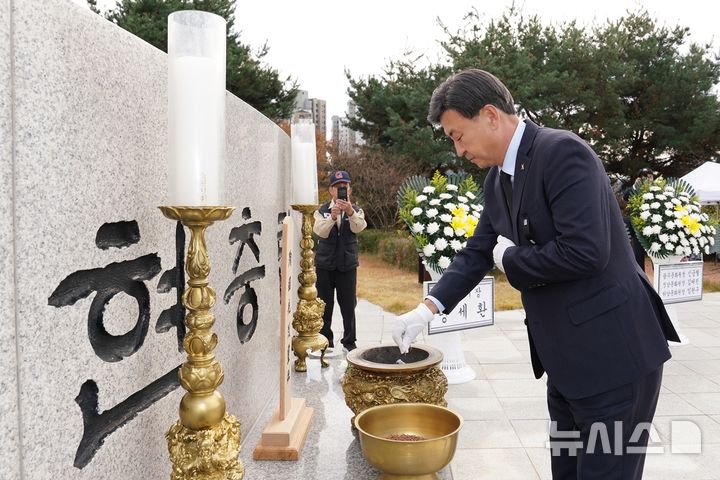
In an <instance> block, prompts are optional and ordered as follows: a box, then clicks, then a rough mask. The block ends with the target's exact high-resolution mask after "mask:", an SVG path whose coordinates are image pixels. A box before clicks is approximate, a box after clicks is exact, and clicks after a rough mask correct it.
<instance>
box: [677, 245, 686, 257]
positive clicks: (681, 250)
mask: <svg viewBox="0 0 720 480" xmlns="http://www.w3.org/2000/svg"><path fill="white" fill-rule="evenodd" d="M684 251H685V249H684V248H683V247H681V246H680V245H678V246H677V247H675V255H682V254H683V252H684Z"/></svg>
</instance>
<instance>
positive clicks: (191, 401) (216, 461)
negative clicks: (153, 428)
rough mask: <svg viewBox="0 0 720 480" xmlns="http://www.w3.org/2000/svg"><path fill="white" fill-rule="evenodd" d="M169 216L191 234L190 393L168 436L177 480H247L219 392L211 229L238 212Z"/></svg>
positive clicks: (191, 210)
mask: <svg viewBox="0 0 720 480" xmlns="http://www.w3.org/2000/svg"><path fill="white" fill-rule="evenodd" d="M160 210H161V211H162V213H163V215H165V216H166V217H167V218H169V219H171V220H179V221H180V222H182V224H183V225H185V226H186V227H188V228H189V229H190V231H191V236H190V245H189V247H188V252H187V258H186V261H185V271H186V272H187V274H188V282H187V283H188V287H187V288H186V289H185V291H184V292H183V296H182V300H183V305H185V308H186V309H187V311H188V314H187V316H186V317H185V325H186V326H187V334H186V335H185V339H184V340H183V347H184V348H185V352H187V361H186V362H185V363H184V364H183V365H182V367H181V368H180V384H181V385H182V387H183V388H184V389H185V390H186V391H187V393H186V394H185V396H183V398H182V400H181V401H180V420H179V421H178V422H176V423H175V425H173V426H172V427H171V428H170V430H169V431H168V432H167V434H166V435H165V437H166V439H167V442H168V450H169V452H170V460H171V461H172V464H173V468H172V476H171V478H172V480H242V478H243V475H244V471H245V469H244V467H243V464H242V463H241V462H240V460H239V455H240V422H238V420H237V419H236V418H235V417H234V416H232V415H230V414H229V413H227V412H226V411H225V399H224V398H223V396H222V394H221V393H220V392H219V391H217V390H216V389H217V387H218V386H219V385H220V384H221V383H222V381H223V378H224V374H223V369H222V365H220V363H219V362H218V361H217V360H215V355H213V350H214V349H215V346H216V345H217V342H218V338H217V335H216V334H215V333H213V332H212V331H211V330H210V329H211V328H212V326H213V324H214V323H215V315H213V314H212V313H211V311H210V310H211V309H212V307H213V305H215V290H214V289H213V288H212V287H210V286H209V285H208V276H209V275H210V258H209V256H208V250H207V246H206V244H205V229H207V227H209V226H210V225H212V224H213V223H214V222H217V221H221V220H225V219H226V218H228V217H229V216H230V215H231V214H232V211H233V210H234V207H224V206H218V207H160Z"/></svg>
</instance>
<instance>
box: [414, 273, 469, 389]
mask: <svg viewBox="0 0 720 480" xmlns="http://www.w3.org/2000/svg"><path fill="white" fill-rule="evenodd" d="M425 269H426V270H427V271H428V273H429V274H430V278H431V279H432V280H434V281H438V280H440V277H441V276H442V274H441V273H440V272H438V271H437V270H435V269H433V268H430V267H429V266H428V265H425ZM428 338H429V343H430V345H432V346H433V347H435V348H437V349H438V350H440V351H441V352H442V353H443V361H442V363H441V364H440V370H442V372H443V373H444V374H445V376H446V377H447V380H448V383H449V384H450V385H457V384H458V383H465V382H469V381H470V380H475V370H473V369H472V368H471V367H469V366H468V364H467V363H466V362H465V352H463V349H462V342H461V341H460V332H449V333H438V334H436V335H428Z"/></svg>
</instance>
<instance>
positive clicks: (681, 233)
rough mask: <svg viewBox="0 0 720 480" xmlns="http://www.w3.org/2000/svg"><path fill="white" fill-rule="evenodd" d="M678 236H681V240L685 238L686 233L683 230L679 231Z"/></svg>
mask: <svg viewBox="0 0 720 480" xmlns="http://www.w3.org/2000/svg"><path fill="white" fill-rule="evenodd" d="M678 235H679V236H680V238H685V232H684V231H682V230H678Z"/></svg>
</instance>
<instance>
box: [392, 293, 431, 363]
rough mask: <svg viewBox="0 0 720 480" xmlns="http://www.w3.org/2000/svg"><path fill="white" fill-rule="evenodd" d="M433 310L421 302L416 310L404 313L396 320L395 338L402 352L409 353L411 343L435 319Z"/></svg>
mask: <svg viewBox="0 0 720 480" xmlns="http://www.w3.org/2000/svg"><path fill="white" fill-rule="evenodd" d="M433 316H434V314H433V312H432V311H431V310H430V309H429V308H428V306H427V305H425V304H424V303H421V304H420V305H418V306H417V307H415V310H411V311H409V312H407V313H403V314H402V315H400V316H399V317H397V320H395V329H394V330H393V340H395V343H397V346H398V347H400V353H407V352H408V351H409V350H410V343H411V342H412V341H413V340H415V337H417V336H418V335H419V334H420V332H422V331H423V329H424V328H425V326H427V324H428V323H430V320H432V319H433Z"/></svg>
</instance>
